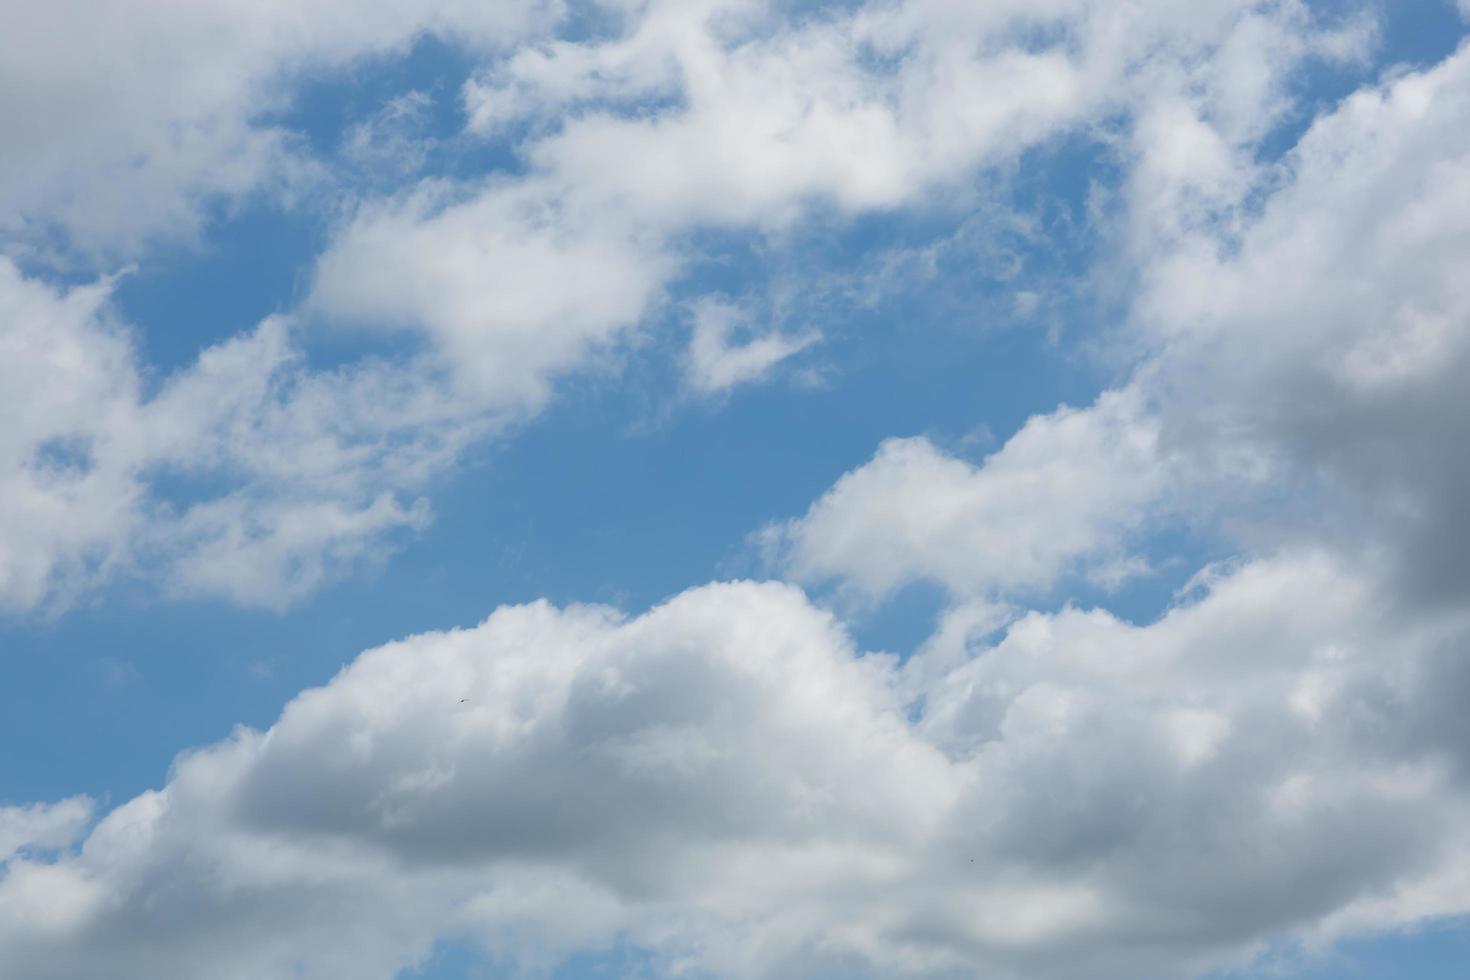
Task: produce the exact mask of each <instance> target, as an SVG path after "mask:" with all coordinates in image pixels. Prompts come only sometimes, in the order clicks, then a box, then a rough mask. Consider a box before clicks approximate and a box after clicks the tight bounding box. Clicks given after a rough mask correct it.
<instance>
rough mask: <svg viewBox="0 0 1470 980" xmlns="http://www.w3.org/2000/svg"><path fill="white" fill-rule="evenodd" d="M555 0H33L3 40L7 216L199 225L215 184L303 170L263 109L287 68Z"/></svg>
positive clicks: (159, 229) (69, 226) (3, 201)
mask: <svg viewBox="0 0 1470 980" xmlns="http://www.w3.org/2000/svg"><path fill="white" fill-rule="evenodd" d="M558 12H559V5H557V4H540V3H532V2H524V3H523V2H506V3H495V4H490V5H486V4H481V3H473V2H465V0H432V2H429V3H421V4H414V5H413V7H412V8H408V7H405V6H403V5H402V4H397V3H391V2H381V0H367V2H361V0H327V2H314V3H310V4H294V3H283V2H274V0H272V2H259V3H257V2H248V0H246V2H239V0H203V2H190V0H152V2H149V3H147V4H133V5H118V4H113V3H105V2H104V3H95V2H88V0H66V2H63V3H53V4H39V5H31V6H29V7H28V8H27V9H25V10H23V11H16V13H15V17H14V18H13V19H12V20H11V21H10V23H9V25H8V27H7V30H6V31H5V37H4V39H0V93H3V94H0V131H3V132H4V134H5V143H6V147H7V151H6V154H5V158H4V160H3V162H0V228H5V227H7V226H8V227H9V228H10V229H12V230H15V231H18V232H20V233H21V234H23V235H27V236H29V234H30V233H31V232H34V231H39V232H40V233H42V234H44V233H45V232H46V231H48V230H50V227H51V226H57V225H59V226H60V227H62V228H63V229H64V230H65V231H66V232H67V233H68V234H69V235H70V236H71V237H72V238H73V239H74V240H75V241H77V242H78V243H80V244H81V245H83V246H84V247H86V248H89V249H101V250H103V251H105V252H115V251H118V250H123V251H130V250H133V249H136V248H137V247H138V246H139V245H140V244H142V243H143V242H144V241H146V240H147V239H148V238H149V237H151V236H154V235H158V234H166V235H169V234H171V235H177V234H181V233H188V232H190V231H192V229H193V227H194V226H195V224H196V223H197V221H198V217H199V206H200V204H201V202H202V200H203V199H204V198H206V197H207V196H209V195H212V194H226V195H238V194H241V193H244V192H247V191H250V190H252V189H254V188H255V187H256V186H258V185H259V183H260V182H261V181H262V180H265V179H268V178H269V177H271V176H272V175H274V176H275V177H277V178H285V177H287V176H288V174H289V171H290V170H291V169H293V168H295V169H299V166H298V165H297V164H293V163H292V161H291V158H292V157H293V156H294V153H293V152H292V150H291V148H290V145H289V139H288V137H287V135H286V134H285V133H283V132H282V131H280V130H279V129H277V128H275V127H273V126H272V125H271V124H270V123H269V122H268V121H266V120H265V119H264V117H266V116H268V114H269V113H270V112H272V111H276V110H279V109H281V108H284V107H285V106H288V105H289V103H290V98H291V92H290V87H289V85H288V84H287V81H288V80H289V79H290V78H292V77H293V76H296V75H298V74H299V73H300V72H302V71H303V70H305V69H307V68H323V67H325V68H333V67H336V68H346V67H348V66H350V65H352V64H353V62H354V61H355V60H359V59H362V58H364V57H366V56H369V55H373V54H379V53H387V52H391V51H394V50H401V49H403V48H405V47H406V46H407V45H408V44H409V43H410V42H411V41H412V40H413V39H414V38H415V36H416V35H418V34H420V33H422V32H436V33H439V34H440V35H441V36H445V37H449V38H452V39H457V40H462V41H464V42H467V43H470V44H472V45H475V46H477V47H481V48H490V47H494V46H496V45H499V44H504V43H506V42H508V41H510V40H511V39H514V38H516V37H519V36H522V35H523V34H525V33H526V32H528V31H531V30H534V29H536V28H538V27H542V26H545V25H546V24H547V22H548V21H549V20H550V19H551V18H552V17H554V16H555V15H556V14H557V13H558ZM31 225H33V226H38V228H37V227H31V228H29V230H28V226H31Z"/></svg>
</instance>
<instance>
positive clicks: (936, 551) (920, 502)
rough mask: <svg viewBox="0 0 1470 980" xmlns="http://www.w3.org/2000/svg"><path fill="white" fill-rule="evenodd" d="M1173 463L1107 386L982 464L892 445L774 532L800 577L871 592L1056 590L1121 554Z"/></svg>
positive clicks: (1133, 408)
mask: <svg viewBox="0 0 1470 980" xmlns="http://www.w3.org/2000/svg"><path fill="white" fill-rule="evenodd" d="M1167 471H1168V467H1167V465H1166V463H1165V461H1164V460H1163V459H1162V454H1161V452H1160V450H1159V448H1158V423H1157V422H1156V420H1154V419H1152V418H1151V417H1149V416H1148V415H1147V414H1146V413H1145V412H1144V411H1142V409H1141V406H1140V405H1139V404H1138V401H1137V399H1136V398H1135V397H1134V395H1133V393H1131V392H1128V393H1109V394H1106V395H1104V396H1103V398H1102V399H1101V400H1100V401H1099V402H1098V404H1097V405H1095V406H1093V407H1092V408H1089V409H1081V410H1078V409H1069V408H1062V409H1059V410H1057V411H1056V412H1054V413H1052V414H1050V415H1044V416H1037V417H1036V418H1033V419H1031V420H1030V421H1029V422H1027V423H1026V425H1025V427H1024V428H1022V429H1021V431H1020V432H1018V433H1017V434H1016V435H1015V436H1014V437H1012V438H1011V440H1010V441H1009V442H1007V443H1006V444H1005V446H1004V447H1003V448H1002V449H1000V450H999V451H998V452H996V453H994V454H992V455H991V456H989V457H988V458H987V459H986V460H985V461H984V462H983V463H982V464H981V465H979V466H972V465H970V464H969V463H966V462H965V461H963V460H959V459H956V458H954V457H952V456H948V455H946V454H944V453H943V452H941V451H940V450H939V449H938V448H937V447H936V446H935V445H934V444H933V443H931V442H929V441H928V440H927V439H923V438H915V439H894V440H890V441H888V442H886V443H884V444H883V445H882V446H881V447H879V449H878V453H877V455H876V456H875V457H874V458H873V459H872V460H871V461H869V462H868V463H866V464H864V465H863V466H861V467H859V468H858V469H856V470H853V471H852V472H851V473H848V474H847V475H846V476H844V477H843V478H842V479H840V480H839V481H837V483H836V485H834V486H833V487H832V489H831V490H829V491H828V492H827V493H826V495H824V496H823V497H822V498H821V499H820V500H818V501H817V502H816V503H814V504H813V505H812V507H811V509H810V510H809V511H808V512H807V514H806V515H805V516H804V517H803V518H801V519H799V520H796V521H792V522H790V523H788V524H786V525H784V526H778V527H773V528H771V529H769V530H768V531H767V532H766V539H767V542H768V543H769V544H770V545H772V546H774V547H775V548H776V549H777V550H778V552H779V555H780V560H781V563H782V564H783V565H784V567H786V568H787V569H788V570H789V571H790V572H791V573H792V574H793V575H795V576H796V577H797V578H799V579H802V580H806V581H822V580H826V579H830V578H842V579H843V580H845V581H846V582H848V583H850V584H851V585H853V586H855V587H857V588H859V589H861V590H862V591H864V592H866V593H868V594H870V595H873V596H882V595H885V594H887V593H889V592H891V591H893V590H894V589H897V588H899V587H901V586H903V585H905V584H907V583H909V582H911V581H915V580H920V579H922V580H929V581H935V582H939V583H941V584H943V585H944V586H945V587H946V588H947V589H949V590H950V591H951V592H952V593H954V594H956V595H962V596H969V595H977V594H984V593H991V592H995V591H1007V590H1014V589H1023V590H1024V589H1030V590H1036V589H1045V588H1047V587H1049V586H1050V585H1051V584H1052V583H1053V582H1054V581H1055V580H1056V579H1057V578H1058V577H1059V576H1061V575H1063V574H1065V573H1067V572H1069V571H1076V570H1078V569H1079V568H1080V566H1081V563H1082V562H1083V561H1084V560H1087V561H1093V563H1094V564H1095V563H1096V562H1095V560H1096V559H1097V558H1098V557H1099V555H1101V556H1102V557H1105V558H1106V557H1112V558H1116V557H1118V552H1119V549H1120V548H1121V547H1122V546H1123V544H1124V542H1125V539H1126V536H1127V535H1128V533H1129V532H1131V531H1135V530H1137V529H1138V528H1139V527H1141V526H1142V525H1144V524H1145V523H1146V522H1147V521H1148V518H1149V517H1150V515H1151V511H1152V509H1153V505H1154V504H1155V502H1156V501H1157V500H1158V498H1159V497H1160V496H1161V494H1162V493H1163V490H1164V487H1165V485H1166V481H1167V479H1168V472H1167Z"/></svg>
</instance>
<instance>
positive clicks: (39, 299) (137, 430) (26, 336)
mask: <svg viewBox="0 0 1470 980" xmlns="http://www.w3.org/2000/svg"><path fill="white" fill-rule="evenodd" d="M110 288H111V287H110V284H109V283H107V282H102V283H98V284H95V285H92V286H85V287H78V288H75V289H72V290H71V291H69V292H59V291H57V290H54V289H51V288H50V287H47V286H45V285H43V284H41V283H39V282H37V281H35V280H32V279H27V278H25V277H24V276H22V275H21V274H20V273H19V271H18V270H17V269H16V268H15V266H14V265H13V264H12V263H11V262H10V261H9V260H8V259H4V258H0V351H3V353H4V355H5V356H4V357H3V359H0V360H3V363H0V382H3V384H0V390H3V391H4V393H5V400H6V404H7V405H8V406H11V408H10V410H9V411H8V413H7V422H6V425H5V426H3V427H0V545H3V547H0V608H4V609H7V610H21V611H24V610H29V609H34V608H37V607H49V608H51V609H57V608H61V607H63V606H65V605H66V604H67V603H68V602H70V601H72V600H73V599H75V598H76V597H77V596H78V595H79V594H80V593H82V592H83V591H85V590H87V589H89V588H91V587H94V586H96V585H98V584H100V583H102V582H106V581H115V580H117V579H118V578H120V577H127V576H143V577H145V578H148V579H152V580H155V581H157V582H158V583H159V584H161V585H162V586H163V587H164V588H165V589H166V590H168V591H170V592H174V593H181V594H189V595H223V596H226V597H229V598H233V599H236V600H239V601H242V602H247V603H251V604H264V605H271V606H281V605H284V604H286V603H289V602H291V601H293V600H294V599H297V598H299V597H300V596H301V595H303V594H305V593H306V592H308V591H310V590H311V589H312V588H314V587H315V586H317V585H319V584H321V583H322V582H324V581H329V580H331V579H333V578H335V577H338V576H340V575H341V574H342V573H343V572H344V571H346V570H348V569H351V568H352V567H355V566H356V565H358V564H360V563H362V562H364V561H371V560H373V559H374V558H375V557H376V556H379V555H381V554H382V553H383V551H384V549H385V546H386V540H387V539H385V535H389V534H391V533H392V532H394V531H396V530H400V529H410V530H411V529H413V528H415V527H419V526H422V524H423V522H424V520H425V519H426V518H427V511H426V505H425V504H424V503H423V502H422V501H421V500H419V499H418V498H417V496H416V494H417V491H418V490H420V489H421V488H422V487H423V485H424V483H425V481H426V480H427V479H428V478H429V477H430V476H432V475H433V474H435V473H437V472H439V471H442V469H443V468H444V466H445V465H446V464H447V463H448V462H449V461H450V460H452V459H453V458H455V455H456V453H457V452H458V450H459V449H460V448H461V447H462V446H463V445H464V443H465V442H466V441H467V440H469V439H472V438H477V437H481V436H483V434H484V433H485V432H486V431H488V430H489V429H490V428H491V427H493V426H494V425H495V424H497V420H496V417H495V416H494V415H487V414H485V413H484V412H483V410H482V409H481V407H480V406H478V405H477V404H473V403H470V404H472V406H473V410H467V408H466V402H465V401H464V400H463V399H462V398H460V397H459V396H458V395H457V394H456V393H455V392H454V391H453V389H452V388H451V387H449V386H445V385H440V384H436V383H434V379H433V376H432V374H430V373H427V372H428V369H427V368H422V366H419V367H415V366H414V365H412V364H409V365H407V366H406V367H405V366H402V365H400V366H396V367H395V366H390V365H386V364H374V363H371V362H364V363H363V364H360V365H357V366H356V367H354V368H353V369H350V370H347V371H342V372H338V373H317V372H312V371H310V370H308V369H307V368H306V367H305V365H304V364H303V363H302V361H301V354H300V351H299V350H298V349H297V347H296V345H295V343H294V341H293V339H292V335H291V327H290V325H289V324H288V323H287V322H286V321H284V320H280V319H272V320H267V321H265V322H264V323H262V324H261V325H260V326H259V327H258V328H257V329H256V330H255V331H254V332H252V333H250V334H247V335H243V336H241V337H238V338H236V339H234V340H231V341H229V342H227V343H224V344H221V345H218V346H216V347H212V348H210V349H208V350H206V351H205V352H204V353H203V354H202V355H201V356H200V358H199V360H198V361H197V362H196V363H195V364H193V365H191V366H189V367H187V368H185V369H182V370H180V371H178V372H176V373H175V374H173V375H171V376H169V377H167V378H165V379H164V380H163V382H162V384H161V385H160V386H159V387H158V390H157V391H156V392H153V393H151V394H150V393H147V392H145V390H144V388H143V385H142V382H141V379H140V375H141V372H140V368H139V365H138V363H137V357H136V353H135V351H134V349H133V346H132V344H131V340H130V337H129V334H128V331H127V329H126V328H125V327H124V326H123V325H122V324H120V323H118V322H116V317H115V315H114V314H113V312H112V311H111V308H110V306H109V303H108V294H109V290H110Z"/></svg>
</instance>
